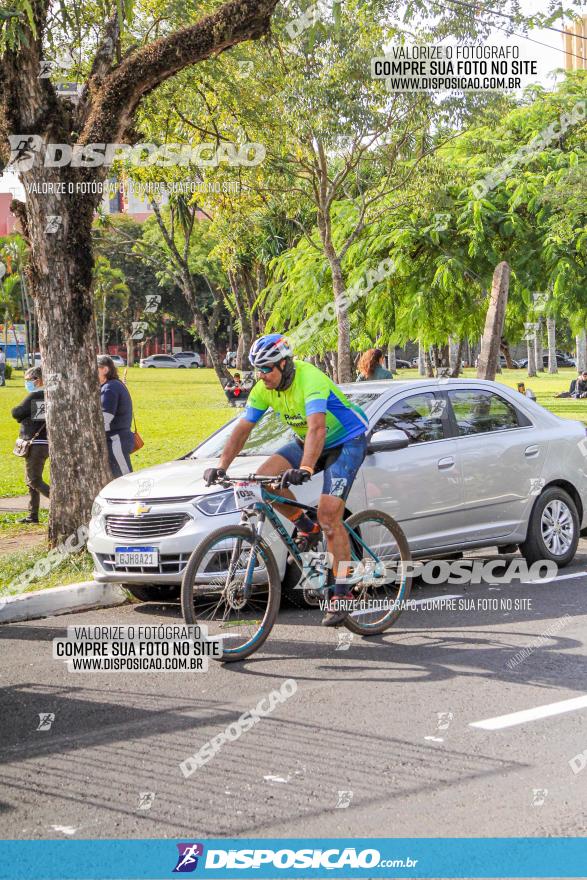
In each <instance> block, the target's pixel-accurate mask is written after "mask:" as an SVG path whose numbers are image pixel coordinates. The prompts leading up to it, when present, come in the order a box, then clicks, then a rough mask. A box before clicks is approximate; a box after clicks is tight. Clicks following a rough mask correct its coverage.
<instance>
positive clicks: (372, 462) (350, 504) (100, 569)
mask: <svg viewBox="0 0 587 880" xmlns="http://www.w3.org/2000/svg"><path fill="white" fill-rule="evenodd" d="M360 385H361V387H360V389H358V388H357V385H353V384H349V385H345V386H342V390H343V391H344V392H345V394H347V395H348V397H349V398H350V399H351V400H353V401H354V402H355V403H357V404H359V405H360V406H361V407H363V409H364V410H365V413H366V414H367V416H368V418H369V427H370V430H371V431H372V432H373V433H372V435H371V438H370V442H369V448H368V453H367V456H366V458H365V461H364V462H363V464H362V466H361V468H360V470H359V473H358V475H357V478H356V480H355V482H354V484H353V487H352V490H351V493H350V495H349V497H348V499H347V502H346V508H347V512H348V513H355V512H357V511H359V510H363V509H365V508H366V507H372V508H376V509H380V510H383V511H385V512H387V513H389V514H390V515H391V516H392V517H394V519H396V520H397V521H398V522H399V524H400V525H401V527H402V529H403V530H404V532H405V533H406V536H407V538H408V541H409V544H410V549H411V551H412V555H413V556H414V557H416V558H426V557H430V556H438V555H441V554H451V553H455V552H462V551H467V550H472V549H475V548H479V547H496V546H497V547H506V546H507V547H511V546H512V545H514V546H519V547H520V550H521V553H522V555H523V556H524V557H525V558H526V559H527V560H528V562H536V561H537V560H552V561H554V562H555V563H557V564H558V565H559V566H564V565H567V564H568V563H569V562H570V561H571V560H572V559H573V557H574V555H575V552H576V549H577V543H578V540H579V531H580V529H581V527H583V526H585V525H586V524H587V456H586V455H585V449H587V439H586V431H585V426H584V425H583V424H582V423H581V422H579V421H572V420H570V419H563V418H559V417H558V416H556V415H554V414H553V413H551V412H549V411H548V410H546V409H543V408H542V407H541V406H538V405H537V404H536V403H534V402H533V401H532V400H530V399H529V398H528V397H524V396H522V395H521V394H519V393H518V392H517V391H515V390H513V389H511V388H507V387H506V386H505V385H501V384H499V383H497V382H487V381H483V380H477V379H449V380H433V379H431V380H430V381H428V382H425V383H424V382H422V380H415V379H414V380H395V381H385V380H383V381H379V382H368V381H367V382H361V383H360ZM232 428H233V422H229V423H228V424H226V425H224V427H222V428H220V430H219V431H217V432H216V433H214V434H212V436H210V437H209V438H208V439H207V440H205V441H204V442H203V443H201V444H200V445H199V446H198V447H196V448H195V449H194V450H192V451H191V452H189V453H187V455H185V456H183V457H182V458H180V459H177V460H175V461H170V462H168V463H167V464H161V465H157V466H155V467H151V468H146V469H144V470H141V471H138V472H135V473H130V474H127V475H125V476H123V477H120V478H118V479H116V480H114V481H113V482H111V483H109V484H108V485H107V486H105V487H104V489H102V491H101V492H100V494H99V495H98V497H97V498H96V501H95V503H94V507H93V510H92V519H91V522H90V527H89V528H90V535H89V541H88V549H89V550H90V552H91V554H92V556H93V559H94V566H95V572H94V576H95V578H96V580H98V581H100V582H112V583H122V584H123V585H124V586H125V587H126V588H127V589H129V590H130V591H131V592H132V593H134V594H135V595H136V596H137V597H138V598H140V599H145V600H147V599H159V600H160V599H165V598H173V597H175V598H176V597H177V595H178V592H179V585H180V583H181V577H182V573H183V570H184V568H185V566H186V565H187V561H188V559H189V556H190V553H191V552H192V550H194V548H195V547H196V546H197V545H198V544H199V542H200V541H201V540H202V539H203V538H204V537H206V536H207V535H208V534H209V533H210V531H212V529H215V528H218V527H220V526H225V525H229V524H235V523H237V522H238V519H239V513H238V511H237V510H236V505H235V499H234V492H233V490H232V489H223V488H220V487H218V486H209V487H207V486H206V484H205V482H204V479H203V475H204V471H205V470H206V468H209V467H216V466H217V465H218V461H219V457H220V454H221V451H222V448H223V446H224V444H225V443H226V441H227V439H228V437H229V435H230V433H231V431H232ZM398 435H399V436H400V439H402V440H405V439H406V438H407V445H406V446H405V448H398ZM402 435H403V436H402ZM291 437H293V433H292V432H291V431H290V430H289V429H288V428H286V427H285V426H284V424H283V423H282V422H281V420H280V419H279V417H278V416H277V415H275V414H274V413H269V414H267V415H266V416H265V417H264V418H263V419H262V420H261V422H259V424H258V425H256V426H255V428H254V429H253V431H252V432H251V435H250V437H249V439H248V441H247V443H246V445H245V447H244V449H243V451H242V452H241V454H240V455H239V456H237V458H236V459H235V460H234V462H233V463H232V465H231V467H230V472H231V473H232V474H234V475H240V476H242V477H243V478H246V476H247V475H248V474H251V473H254V472H255V471H256V469H257V468H258V467H259V466H260V465H261V464H262V463H263V462H265V461H266V460H267V458H268V457H269V456H270V455H271V454H272V453H273V452H275V450H276V449H278V448H279V447H280V446H281V445H283V443H285V442H287V441H288V439H290V438H291ZM322 481H323V476H322V474H316V475H315V476H313V477H312V479H311V480H310V481H309V482H308V483H306V484H304V485H303V486H300V487H299V489H296V496H297V497H298V498H299V499H300V500H301V501H302V502H305V503H306V504H316V503H317V501H318V498H319V495H320V492H321V489H322ZM275 547H276V550H275V552H276V557H278V563H279V566H280V573H281V575H282V577H283V583H284V590H285V591H286V592H287V590H291V591H292V592H293V594H294V595H299V592H301V591H294V587H295V585H296V583H297V581H296V580H295V579H294V581H293V586H292V578H293V577H294V573H292V568H291V567H290V565H288V563H287V559H286V557H285V553H281V551H280V544H279V542H277V544H276V545H275ZM211 564H214V563H211ZM219 564H220V562H219ZM291 565H293V564H291ZM295 571H296V572H297V568H296V570H295ZM298 576H299V575H296V577H298Z"/></svg>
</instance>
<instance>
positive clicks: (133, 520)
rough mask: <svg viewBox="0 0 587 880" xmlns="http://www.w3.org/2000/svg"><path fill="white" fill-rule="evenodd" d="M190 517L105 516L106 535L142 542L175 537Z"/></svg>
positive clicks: (162, 515)
mask: <svg viewBox="0 0 587 880" xmlns="http://www.w3.org/2000/svg"><path fill="white" fill-rule="evenodd" d="M189 519H190V517H189V516H188V515H187V513H157V514H151V515H147V516H107V517H106V534H107V535H111V536H112V537H113V538H126V539H129V540H131V541H143V540H148V539H150V538H164V537H166V536H167V535H175V533H176V532H179V530H180V529H181V528H182V527H183V526H185V524H186V523H187V522H188V521H189Z"/></svg>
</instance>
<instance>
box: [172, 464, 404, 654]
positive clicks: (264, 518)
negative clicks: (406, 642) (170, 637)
mask: <svg viewBox="0 0 587 880" xmlns="http://www.w3.org/2000/svg"><path fill="white" fill-rule="evenodd" d="M279 480H280V477H268V476H258V475H255V474H253V475H251V476H249V477H247V478H246V479H243V478H242V477H238V478H236V477H229V476H226V477H225V478H224V479H222V480H220V481H219V484H220V485H222V486H224V488H226V489H231V490H232V491H233V492H234V497H235V503H236V507H237V509H238V510H240V512H241V519H240V523H239V524H238V525H230V526H222V527H221V528H219V529H216V530H215V531H213V532H211V533H210V534H209V535H208V536H207V537H206V538H205V540H204V541H202V543H201V544H199V545H198V547H196V549H195V550H194V551H193V553H192V554H191V556H190V558H189V561H188V564H187V566H186V568H185V571H184V575H183V579H182V585H181V607H182V612H183V616H184V619H185V621H186V623H189V624H195V623H199V624H201V625H203V626H206V627H207V629H208V638H209V639H218V640H220V642H221V645H222V651H221V652H220V654H221V656H220V657H217V658H216V659H219V660H221V661H222V662H225V663H227V662H232V661H235V660H244V659H245V657H248V656H249V655H250V654H253V653H254V652H255V651H258V650H259V648H260V647H261V645H262V644H263V643H264V642H265V640H266V639H267V637H268V636H269V634H270V632H271V629H272V627H273V624H274V623H275V621H276V618H277V614H278V611H279V605H280V600H281V577H280V573H279V567H278V564H277V560H276V558H275V555H274V553H273V551H272V549H271V547H272V546H273V545H274V544H275V542H279V541H281V542H282V543H283V544H284V545H285V548H286V550H287V553H288V554H289V557H290V559H291V560H292V561H293V562H294V563H295V564H296V565H297V566H298V567H299V569H300V572H301V585H300V587H299V588H300V589H308V590H310V591H312V592H313V594H314V595H316V596H317V597H318V598H322V600H323V601H326V599H327V595H328V588H329V582H328V564H327V559H325V558H324V557H325V556H326V554H325V553H323V552H316V551H309V552H308V553H302V552H301V551H300V549H299V548H298V546H297V544H296V543H295V540H294V537H293V536H292V535H290V533H289V532H288V530H287V529H286V527H285V525H284V523H283V522H282V520H281V519H280V517H279V515H278V514H277V512H276V511H275V510H274V508H273V505H274V504H276V503H278V504H280V505H285V506H289V507H297V508H301V509H302V510H305V511H306V513H307V514H309V515H310V516H313V517H314V518H316V517H317V508H315V507H312V506H311V505H309V504H303V503H302V502H300V501H297V500H296V501H292V500H291V499H290V498H283V497H281V496H280V495H277V494H275V489H276V488H277V484H278V482H279ZM270 487H271V488H270ZM272 490H273V491H272ZM268 526H269V528H268ZM271 527H272V528H271ZM344 527H345V529H346V530H347V532H348V535H349V539H350V546H351V559H350V560H348V561H347V564H346V571H345V576H347V575H348V581H347V583H348V584H349V590H350V591H351V592H352V595H353V597H354V602H353V608H356V610H351V611H350V612H349V614H348V615H347V617H346V619H345V621H344V626H346V628H347V629H349V630H351V632H353V633H356V634H358V635H362V636H369V635H375V634H377V633H382V632H384V631H385V630H386V629H388V628H389V627H390V626H392V625H393V624H394V623H395V622H396V620H397V619H398V617H399V616H400V614H401V611H402V604H403V602H405V601H406V600H407V599H408V597H409V594H410V589H411V566H410V565H409V563H410V562H411V555H410V549H409V546H408V542H407V540H406V537H405V535H404V533H403V531H402V529H401V528H400V526H399V525H398V524H397V523H396V522H395V520H394V519H392V518H391V517H390V516H388V514H386V513H383V512H382V511H379V510H363V511H361V512H359V513H355V514H353V515H352V516H349V517H348V518H347V519H346V520H344ZM338 574H339V576H340V570H339V572H338ZM308 613H312V612H311V611H309V612H308Z"/></svg>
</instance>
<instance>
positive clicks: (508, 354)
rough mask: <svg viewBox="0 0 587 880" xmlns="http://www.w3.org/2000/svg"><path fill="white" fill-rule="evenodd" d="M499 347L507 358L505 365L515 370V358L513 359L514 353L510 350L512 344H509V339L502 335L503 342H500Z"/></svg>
mask: <svg viewBox="0 0 587 880" xmlns="http://www.w3.org/2000/svg"><path fill="white" fill-rule="evenodd" d="M499 348H500V351H501V353H502V354H503V356H504V358H505V365H506V367H507V368H508V370H513V369H515V368H514V362H513V360H512V353H511V351H510V346H509V342H508V341H507V339H504V338H503V337H502V340H501V343H500V346H499Z"/></svg>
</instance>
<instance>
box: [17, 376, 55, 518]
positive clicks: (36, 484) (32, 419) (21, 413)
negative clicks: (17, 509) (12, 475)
mask: <svg viewBox="0 0 587 880" xmlns="http://www.w3.org/2000/svg"><path fill="white" fill-rule="evenodd" d="M24 379H25V382H24V384H25V387H26V390H27V391H28V392H29V393H28V395H27V396H26V397H25V399H24V400H23V401H22V403H19V405H18V406H15V407H14V409H13V410H12V417H13V418H14V419H16V421H17V422H20V436H19V438H18V440H17V441H16V445H15V447H14V454H15V455H18V456H19V457H20V458H24V460H25V467H26V484H27V486H28V487H29V513H28V516H26V517H25V518H24V519H21V520H20V522H22V523H38V522H39V504H40V501H41V493H42V494H43V495H44V496H45V497H46V498H48V497H49V486H48V485H47V483H45V481H44V480H43V469H44V467H45V462H46V461H47V458H48V457H49V443H48V441H47V426H46V424H45V389H44V388H43V373H42V370H41V368H40V367H32V368H31V369H30V370H27V371H26V373H25V374H24Z"/></svg>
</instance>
